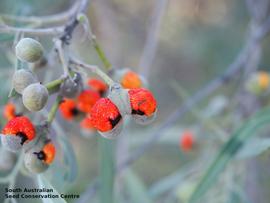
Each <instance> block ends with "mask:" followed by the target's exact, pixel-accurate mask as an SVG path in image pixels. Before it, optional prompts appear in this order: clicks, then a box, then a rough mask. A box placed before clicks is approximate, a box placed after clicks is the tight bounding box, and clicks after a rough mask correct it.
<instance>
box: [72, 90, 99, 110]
mask: <svg viewBox="0 0 270 203" xmlns="http://www.w3.org/2000/svg"><path fill="white" fill-rule="evenodd" d="M99 98H100V95H99V94H98V93H97V92H95V91H93V90H84V91H82V92H81V94H80V95H79V97H78V105H77V106H78V109H79V110H80V111H82V112H85V113H89V112H90V111H91V109H92V107H93V106H94V104H95V103H96V102H97V101H98V100H99Z"/></svg>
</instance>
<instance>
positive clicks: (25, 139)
mask: <svg viewBox="0 0 270 203" xmlns="http://www.w3.org/2000/svg"><path fill="white" fill-rule="evenodd" d="M16 136H18V137H20V138H21V145H23V144H24V143H25V142H26V141H27V140H28V138H27V136H26V134H24V133H23V132H18V133H16Z"/></svg>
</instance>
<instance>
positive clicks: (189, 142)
mask: <svg viewBox="0 0 270 203" xmlns="http://www.w3.org/2000/svg"><path fill="white" fill-rule="evenodd" d="M193 144H194V136H193V134H192V132H190V131H185V132H184V133H183V135H182V136H181V139H180V147H181V149H182V150H183V151H185V152H187V151H190V150H191V149H192V147H193Z"/></svg>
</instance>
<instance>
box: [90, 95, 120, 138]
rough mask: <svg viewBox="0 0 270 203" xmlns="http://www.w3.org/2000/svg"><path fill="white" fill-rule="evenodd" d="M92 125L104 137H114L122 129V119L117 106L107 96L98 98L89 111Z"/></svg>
mask: <svg viewBox="0 0 270 203" xmlns="http://www.w3.org/2000/svg"><path fill="white" fill-rule="evenodd" d="M90 120H91V123H92V125H93V126H94V127H95V128H96V129H97V130H98V131H99V132H100V134H101V135H102V136H104V137H106V138H110V139H112V138H115V137H117V136H118V135H119V134H120V133H121V131H122V125H123V119H122V116H121V114H120V112H119V109H118V108H117V106H116V105H115V104H114V103H113V102H112V101H111V100H110V99H108V98H101V99H99V100H98V101H97V102H96V104H95V105H94V106H93V108H92V109H91V112H90Z"/></svg>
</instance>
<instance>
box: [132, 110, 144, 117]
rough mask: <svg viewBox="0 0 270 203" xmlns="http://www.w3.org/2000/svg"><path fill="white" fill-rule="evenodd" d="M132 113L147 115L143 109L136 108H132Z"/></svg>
mask: <svg viewBox="0 0 270 203" xmlns="http://www.w3.org/2000/svg"><path fill="white" fill-rule="evenodd" d="M131 113H132V114H137V115H140V116H143V115H145V113H144V112H143V111H141V110H139V109H138V110H134V109H132V112H131Z"/></svg>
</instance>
